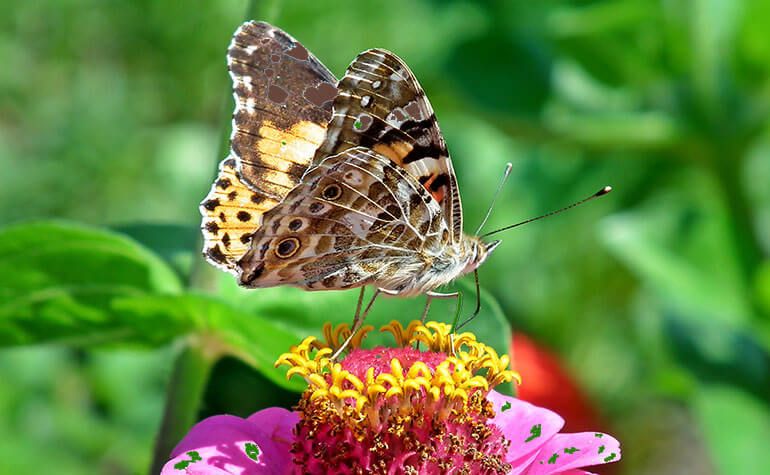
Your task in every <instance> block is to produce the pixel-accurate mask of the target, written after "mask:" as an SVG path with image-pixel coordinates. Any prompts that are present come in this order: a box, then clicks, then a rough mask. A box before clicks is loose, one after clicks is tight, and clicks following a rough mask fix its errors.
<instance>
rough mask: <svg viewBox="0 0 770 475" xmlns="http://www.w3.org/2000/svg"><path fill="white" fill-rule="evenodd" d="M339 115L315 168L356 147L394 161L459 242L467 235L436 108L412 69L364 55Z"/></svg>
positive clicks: (383, 56)
mask: <svg viewBox="0 0 770 475" xmlns="http://www.w3.org/2000/svg"><path fill="white" fill-rule="evenodd" d="M337 87H338V90H339V93H338V95H337V97H336V99H335V100H334V107H333V115H332V119H331V122H330V123H329V130H328V133H327V136H326V139H325V140H324V142H323V144H322V145H321V146H320V147H319V148H318V150H317V151H316V154H315V158H314V159H313V163H320V162H321V161H322V160H323V159H324V158H325V157H327V156H329V155H331V154H335V153H339V152H341V151H343V150H346V149H349V148H351V147H356V146H363V147H367V148H369V149H371V150H374V151H375V152H378V153H379V154H381V155H384V156H386V157H388V158H389V159H390V160H392V161H393V162H394V163H396V164H398V165H400V166H401V167H403V168H404V169H405V170H406V171H407V172H409V174H410V175H412V176H413V177H414V178H415V179H416V180H418V181H419V182H420V183H421V184H422V185H423V186H424V187H425V188H426V189H427V190H428V191H429V192H430V194H431V195H432V196H433V198H434V199H435V200H436V201H437V202H438V203H440V205H441V208H442V209H443V216H444V219H445V220H446V222H447V225H448V227H449V230H450V233H451V239H452V241H453V242H457V241H459V240H460V239H461V235H462V205H461V202H460V195H459V192H458V189H457V179H456V177H455V174H454V170H453V168H452V162H451V160H450V158H449V152H448V151H447V148H446V144H445V142H444V139H443V136H442V135H441V131H440V130H439V126H438V122H437V121H436V116H435V114H434V113H433V108H432V107H431V105H430V102H429V101H428V99H427V97H426V96H425V93H424V91H423V90H422V87H421V86H420V84H419V83H418V82H417V79H416V78H415V76H414V74H413V73H412V71H411V70H410V69H409V67H408V66H407V65H406V64H405V63H404V62H403V61H402V60H401V59H400V58H398V57H397V56H396V55H394V54H393V53H391V52H389V51H385V50H381V49H373V50H368V51H365V52H363V53H361V54H360V55H359V56H358V57H357V58H356V59H355V61H353V63H351V65H350V66H349V67H348V70H347V72H346V73H345V76H344V77H343V78H342V79H341V80H340V82H339V84H338V86H337Z"/></svg>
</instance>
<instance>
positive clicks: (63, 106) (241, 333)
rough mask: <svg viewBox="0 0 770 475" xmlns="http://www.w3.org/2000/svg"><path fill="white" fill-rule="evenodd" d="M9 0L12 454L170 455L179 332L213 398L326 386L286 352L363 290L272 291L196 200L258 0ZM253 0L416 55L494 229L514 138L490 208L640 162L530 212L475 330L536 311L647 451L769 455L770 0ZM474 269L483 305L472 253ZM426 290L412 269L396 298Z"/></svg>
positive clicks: (3, 191) (3, 23)
mask: <svg viewBox="0 0 770 475" xmlns="http://www.w3.org/2000/svg"><path fill="white" fill-rule="evenodd" d="M6 3H7V4H2V6H0V56H2V57H3V58H4V63H3V64H4V67H3V68H0V89H2V90H3V92H4V94H3V101H2V104H0V110H2V120H0V169H1V170H3V172H2V173H0V203H3V205H1V206H0V223H2V224H3V226H2V227H0V344H2V345H3V346H4V347H6V348H5V349H4V350H3V351H2V352H0V377H1V378H2V379H3V380H4V382H6V383H7V384H5V385H4V387H3V388H0V409H2V414H3V417H0V438H2V440H4V441H5V440H7V441H9V444H5V445H3V447H0V472H3V473H5V472H8V473H32V472H57V473H87V472H88V473H127V472H132V473H135V472H143V471H145V470H146V467H147V466H148V464H149V460H150V458H151V455H150V453H151V448H150V446H151V443H152V440H153V434H154V433H155V431H156V429H157V427H158V423H159V420H160V418H161V410H162V406H163V392H164V389H165V383H166V381H165V380H166V379H167V378H168V376H169V374H172V371H173V370H172V367H173V365H172V364H171V362H172V359H173V357H174V356H175V355H178V354H179V349H180V348H197V349H198V350H200V351H201V352H202V353H203V354H205V355H207V356H205V357H206V358H212V360H211V361H210V362H209V363H208V364H210V365H211V368H212V369H211V371H212V374H211V383H210V385H209V387H208V388H205V398H204V400H203V403H202V405H201V406H202V407H201V408H200V411H201V412H200V414H201V415H204V414H214V413H222V412H230V411H232V412H236V413H239V414H241V415H246V414H248V413H250V412H253V411H255V410H257V409H259V408H261V407H264V406H265V405H268V404H275V403H282V404H284V405H290V404H291V403H292V400H293V398H295V396H294V395H293V394H292V393H291V392H290V391H294V390H297V389H298V388H299V387H300V386H301V385H300V384H299V383H300V382H299V381H298V380H295V381H286V380H285V378H284V376H283V374H284V372H283V371H282V370H281V369H275V368H273V362H274V361H275V358H276V357H277V356H278V354H280V353H281V352H283V351H285V350H286V349H288V348H289V347H290V346H291V345H293V344H296V343H297V342H298V341H299V340H301V339H302V338H303V337H305V336H307V335H309V334H314V335H319V334H320V325H321V324H322V322H324V321H332V322H345V321H348V320H349V319H350V317H351V315H352V312H353V309H354V308H355V303H356V297H357V295H356V293H355V292H320V293H307V292H302V291H299V290H296V289H287V288H277V289H267V290H260V291H244V290H241V289H238V288H237V287H236V286H235V284H234V283H233V281H232V279H231V278H230V276H227V275H224V274H222V273H220V272H218V271H215V270H213V269H208V268H207V266H206V265H205V264H204V263H202V261H201V258H200V256H199V252H198V244H197V240H198V231H197V227H198V225H199V222H198V219H199V218H198V211H197V203H198V202H199V200H200V199H201V198H202V197H203V195H204V194H205V192H206V190H207V189H208V187H209V186H210V180H211V177H212V175H213V172H214V169H215V165H216V162H217V161H218V160H219V159H221V156H217V154H218V152H217V150H218V149H219V148H220V146H221V142H222V140H221V138H220V137H222V135H223V133H225V129H226V128H227V127H228V126H229V123H228V121H227V120H225V117H226V115H227V114H229V111H230V108H231V103H230V101H231V99H230V95H229V94H228V92H227V89H228V78H227V74H226V72H225V62H224V52H225V49H226V47H227V44H228V42H229V37H230V34H231V33H232V31H233V30H234V29H235V28H236V26H237V25H238V24H239V23H240V22H241V21H242V20H243V15H244V12H245V11H246V10H247V5H246V2H242V1H236V0H230V1H227V2H211V3H206V4H200V5H197V4H196V5H195V7H194V8H191V7H190V6H188V5H187V4H186V3H183V2H168V1H140V2H126V1H121V2H109V3H98V2H91V1H88V0H74V1H70V2H63V3H62V2H53V1H50V0H46V1H40V2H15V3H14V2H6ZM249 8H250V9H251V11H250V12H249V16H250V17H252V18H257V19H265V20H268V21H271V22H273V23H275V24H277V25H279V26H280V27H282V28H284V29H286V30H287V31H288V32H290V33H291V34H292V35H293V36H295V37H297V38H298V39H299V40H301V41H302V42H303V43H304V44H305V45H306V46H307V47H308V48H309V49H310V50H312V51H313V52H314V53H315V54H316V55H317V56H318V57H319V58H320V59H321V60H322V61H323V62H324V63H325V64H327V65H328V66H329V67H330V69H331V70H332V71H333V72H334V73H335V74H337V75H341V73H342V72H343V70H344V68H345V66H346V65H347V64H348V63H349V61H350V60H351V59H352V58H353V57H354V56H355V55H356V54H357V53H358V52H360V51H362V50H364V49H367V48H372V47H383V48H387V49H390V50H392V51H394V52H396V53H397V54H398V55H400V56H401V57H403V58H404V59H405V60H406V61H407V62H408V63H409V64H410V65H411V66H412V68H413V69H414V71H415V73H416V74H417V76H418V77H419V78H420V81H421V82H422V84H423V86H424V87H425V89H426V91H427V93H428V96H429V97H430V99H431V102H432V104H433V106H434V109H435V110H436V113H437V116H438V118H439V120H440V123H441V125H442V130H443V132H444V134H445V136H446V139H447V143H448V146H449V149H450V150H451V151H452V156H453V158H454V164H455V168H456V170H457V173H458V178H459V181H460V186H461V192H462V195H463V199H464V203H463V205H464V214H465V219H466V226H465V227H466V230H468V231H471V230H473V229H475V226H476V224H477V223H478V221H479V220H480V218H481V217H482V216H483V213H484V212H485V210H486V206H487V202H488V200H489V199H490V190H491V188H492V187H493V186H494V184H495V183H497V181H498V179H499V176H500V172H501V171H502V169H503V164H504V163H505V162H506V161H512V162H513V172H512V175H511V179H510V183H509V186H508V187H507V188H506V189H505V190H504V192H503V195H502V196H501V199H500V200H499V202H498V206H497V209H496V210H495V212H494V214H493V217H492V220H491V222H490V224H489V226H488V229H493V228H495V227H498V226H503V225H506V224H510V223H512V222H516V221H518V220H520V219H524V218H527V217H529V216H532V215H535V214H539V213H541V212H544V211H548V210H551V209H554V208H557V207H560V206H562V205H564V204H567V203H569V202H571V201H573V200H576V199H579V198H581V197H583V196H585V195H587V194H589V193H592V192H593V191H595V190H596V189H597V188H598V187H600V186H602V185H605V184H611V185H613V186H614V188H615V191H614V192H613V194H611V195H609V196H608V197H607V198H603V199H602V200H601V201H598V202H595V203H593V204H591V205H589V206H586V207H582V208H579V209H578V210H575V211H572V212H570V213H568V214H563V215H561V216H559V217H558V218H554V219H552V220H549V221H546V222H541V223H539V224H533V225H532V226H528V227H526V228H524V229H517V230H515V231H511V232H509V233H507V234H504V235H502V237H503V239H504V242H503V243H502V245H501V246H500V247H499V248H498V249H497V250H496V251H495V253H494V254H493V255H492V256H491V258H490V259H489V260H488V261H487V262H486V263H485V264H484V266H483V268H482V269H481V283H482V286H483V287H484V288H485V289H486V292H485V297H484V301H483V302H482V303H483V304H482V315H480V316H479V317H478V318H477V319H476V320H475V321H474V323H473V324H472V328H471V329H472V330H473V331H474V332H476V333H477V335H478V336H479V338H480V339H482V340H484V341H487V342H490V343H492V344H493V346H494V347H495V348H496V349H497V350H498V351H499V352H508V350H507V349H508V348H509V334H510V332H509V328H510V327H513V329H514V330H516V331H523V332H526V333H528V334H530V335H531V336H533V337H534V338H535V339H536V340H537V341H539V342H541V343H542V344H543V345H545V346H547V347H550V348H551V349H553V350H555V351H556V352H557V353H558V354H559V356H561V357H562V359H563V361H564V362H565V365H566V367H567V368H569V369H570V370H571V372H572V374H573V375H574V377H575V378H576V379H577V380H578V382H579V383H581V384H582V386H583V387H584V388H585V389H586V390H587V392H588V393H589V395H590V396H591V399H592V400H593V401H595V402H596V404H597V405H598V406H599V407H600V408H602V409H603V412H604V415H605V416H606V417H607V419H608V420H609V421H610V423H611V424H612V428H613V432H616V433H617V434H618V435H619V438H620V439H621V440H622V442H623V444H624V447H625V454H628V456H627V457H625V456H624V460H623V462H621V467H623V468H622V472H623V473H638V472H651V471H655V472H656V473H666V470H668V473H681V472H683V471H685V470H687V469H689V468H690V465H688V460H691V459H693V458H695V457H699V459H700V458H702V459H703V463H702V464H701V465H698V467H704V469H703V470H704V471H706V472H708V470H710V469H709V468H708V467H712V466H713V467H714V470H715V471H716V472H717V473H746V474H753V473H762V471H761V470H762V467H759V466H758V465H757V464H756V462H755V461H756V460H759V459H758V456H757V453H759V452H758V451H759V450H760V446H758V445H757V444H758V443H759V442H758V441H764V440H767V438H768V433H767V430H768V429H767V428H768V427H770V414H769V410H768V400H770V394H769V393H768V389H767V388H769V387H770V356H769V355H770V260H768V254H770V244H769V243H770V239H768V236H770V224H769V223H770V221H768V219H767V216H768V215H769V214H768V213H770V188H768V187H767V183H768V182H770V159H769V157H770V128H768V123H770V122H768V117H770V95H769V94H768V91H770V88H768V81H767V78H768V77H770V53H769V51H770V49H768V48H767V30H768V26H769V25H770V8H769V7H768V4H767V2H765V1H763V0H710V1H705V0H691V1H685V0H674V1H667V2H649V1H645V0H593V1H580V2H576V1H569V0H553V1H549V2H468V1H463V0H454V1H441V2H438V1H432V0H420V1H406V0H397V1H392V0H377V1H373V2H353V1H350V0H344V1H342V2H339V1H335V2H331V1H316V2H305V1H300V0H289V1H285V2H253V3H252V4H251V7H249ZM225 111H226V112H225ZM33 219H37V220H39V221H30V220H33ZM63 220H67V221H63ZM77 223H88V224H77ZM108 229H110V230H108ZM457 286H458V288H460V289H462V290H463V291H464V295H465V299H464V307H465V308H464V309H463V310H462V313H461V315H467V314H468V313H469V312H470V311H471V310H472V307H473V303H474V302H473V292H472V281H470V280H468V279H464V280H462V281H460V282H458V283H457ZM497 302H499V304H498V303H497ZM422 305H423V300H422V299H410V300H396V299H386V298H383V299H381V300H379V301H378V302H377V303H376V304H375V306H374V313H373V314H372V318H371V320H370V323H373V324H376V325H377V326H379V325H381V324H382V323H385V322H387V321H389V320H390V319H391V318H393V317H398V318H399V319H400V320H401V321H405V320H407V319H409V318H414V317H417V316H419V315H420V312H421V310H422ZM454 305H455V303H454V302H453V301H436V302H434V307H433V309H432V311H431V317H432V318H435V319H438V320H443V321H451V319H452V317H453V316H454V313H455V308H454ZM381 338H382V337H381V336H380V335H379V334H377V333H376V332H373V333H372V334H370V335H369V337H368V339H367V343H369V344H375V343H377V342H378V341H381V340H380V339H381ZM217 358H222V359H221V360H217ZM216 361H219V363H216ZM241 383H242V384H243V386H242V384H241ZM525 384H526V381H525ZM241 388H249V389H248V390H246V389H243V390H241ZM249 391H250V392H251V393H253V397H252V398H248V397H247V395H245V393H246V392H249ZM663 420H664V421H666V422H668V421H669V420H670V421H685V422H682V424H683V425H686V426H687V427H685V428H682V427H676V428H674V427H667V426H666V427H663V426H664V424H663V423H662V422H660V421H663ZM656 421H657V425H656ZM671 425H674V423H673V422H672V424H671ZM664 432H665V435H662V434H663V433H664ZM647 434H658V437H657V438H658V441H657V443H652V441H651V440H650V439H649V437H648V436H647ZM667 447H669V448H670V447H675V448H676V450H674V452H677V453H676V457H672V458H670V459H669V458H666V457H667V455H666V454H669V453H670V452H667V450H669V449H667ZM671 450H673V449H671ZM688 450H691V451H692V452H687V451H688ZM679 452H682V453H685V454H687V455H688V456H686V457H685V456H682V455H681V454H680V453H679ZM42 453H45V454H47V456H46V457H42V458H41V457H40V454H42ZM635 453H636V456H635V455H634V454H635ZM640 454H643V455H640ZM693 454H695V455H693Z"/></svg>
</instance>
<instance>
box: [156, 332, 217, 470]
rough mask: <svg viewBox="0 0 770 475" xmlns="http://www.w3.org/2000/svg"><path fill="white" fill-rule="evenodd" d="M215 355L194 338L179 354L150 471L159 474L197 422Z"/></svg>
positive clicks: (167, 394) (170, 382) (169, 386)
mask: <svg viewBox="0 0 770 475" xmlns="http://www.w3.org/2000/svg"><path fill="white" fill-rule="evenodd" d="M215 361H216V357H213V355H211V354H207V353H206V352H205V351H204V349H203V348H202V347H201V346H200V345H198V344H197V343H195V342H194V341H193V342H191V343H190V344H188V345H187V346H186V347H185V348H184V349H183V350H182V352H181V353H180V354H179V355H178V356H177V358H176V361H175V362H174V369H173V372H172V373H171V380H170V381H169V384H168V391H167V393H166V407H165V409H164V411H163V421H162V422H161V425H160V430H159V431H158V435H157V438H156V440H155V448H154V450H153V456H152V467H151V468H150V473H151V474H156V473H160V470H161V468H163V464H164V463H166V461H168V460H169V458H170V454H171V450H172V449H173V448H174V446H175V445H176V444H178V443H179V441H180V440H182V437H183V436H184V435H185V433H187V431H188V430H189V429H190V427H192V426H193V424H194V423H195V422H196V421H197V415H198V409H199V407H200V402H201V399H202V397H203V392H204V391H205V389H206V383H207V382H208V379H209V373H210V372H211V367H212V365H213V363H214V362H215Z"/></svg>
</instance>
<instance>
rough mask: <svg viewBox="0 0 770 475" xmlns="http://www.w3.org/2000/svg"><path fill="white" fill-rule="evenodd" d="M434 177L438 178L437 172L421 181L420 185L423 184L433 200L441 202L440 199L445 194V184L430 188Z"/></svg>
mask: <svg viewBox="0 0 770 475" xmlns="http://www.w3.org/2000/svg"><path fill="white" fill-rule="evenodd" d="M436 178H438V174H436V173H434V174H433V175H431V176H430V178H429V179H428V181H426V182H425V183H423V185H422V186H424V187H425V189H426V190H428V193H430V195H431V196H432V197H433V199H434V200H436V201H437V202H439V203H441V200H443V199H444V196H446V186H442V187H440V188H439V189H438V190H436V191H433V190H431V189H430V187H431V185H432V184H433V182H434V181H435V180H436Z"/></svg>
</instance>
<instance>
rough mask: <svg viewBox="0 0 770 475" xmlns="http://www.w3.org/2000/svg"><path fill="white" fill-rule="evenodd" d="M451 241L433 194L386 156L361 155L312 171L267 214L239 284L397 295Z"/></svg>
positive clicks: (356, 151)
mask: <svg viewBox="0 0 770 475" xmlns="http://www.w3.org/2000/svg"><path fill="white" fill-rule="evenodd" d="M448 241H449V230H448V229H447V226H446V223H445V222H444V221H443V219H441V209H440V207H439V205H438V203H436V201H435V200H434V199H433V198H432V197H431V196H430V194H429V193H428V192H427V190H425V188H424V187H422V186H421V185H420V183H419V182H418V181H417V180H415V179H414V178H413V177H412V176H410V175H409V174H408V173H407V172H405V170H403V169H401V168H399V167H398V166H396V165H395V164H393V163H392V162H391V160H390V159H389V158H387V157H386V156H384V155H381V154H379V153H377V152H374V151H372V150H369V149H366V148H363V147H356V148H352V149H349V150H346V151H344V152H342V153H340V154H337V155H334V156H331V157H328V158H326V159H325V160H323V161H322V162H321V163H320V164H319V165H318V166H316V167H314V168H312V169H310V170H309V171H308V173H307V174H306V175H305V177H304V179H303V181H302V183H301V184H300V185H299V186H297V187H296V188H295V189H294V190H292V191H291V192H290V193H289V194H288V196H287V197H286V199H285V200H284V201H283V202H282V203H280V204H279V205H278V206H276V207H275V208H273V209H271V210H269V211H268V212H267V213H265V217H264V224H263V226H262V228H261V229H260V230H259V231H257V233H256V234H255V235H254V238H253V241H252V248H251V250H250V251H249V253H248V254H246V256H245V257H244V258H243V260H242V262H241V266H242V268H243V273H242V276H241V282H242V283H243V284H244V285H248V286H251V287H269V286H273V285H279V284H288V285H294V286H299V287H304V288H306V289H309V290H326V289H344V288H349V287H358V286H361V285H367V284H370V283H374V284H376V285H378V286H380V287H385V288H389V289H392V290H398V287H399V286H401V285H403V284H404V283H405V282H406V281H409V280H412V279H414V276H415V275H418V274H419V273H420V272H424V267H425V265H426V262H425V260H424V259H423V255H424V254H425V252H428V251H434V252H440V251H439V250H440V249H441V248H442V247H443V246H446V244H447V242H448Z"/></svg>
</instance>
